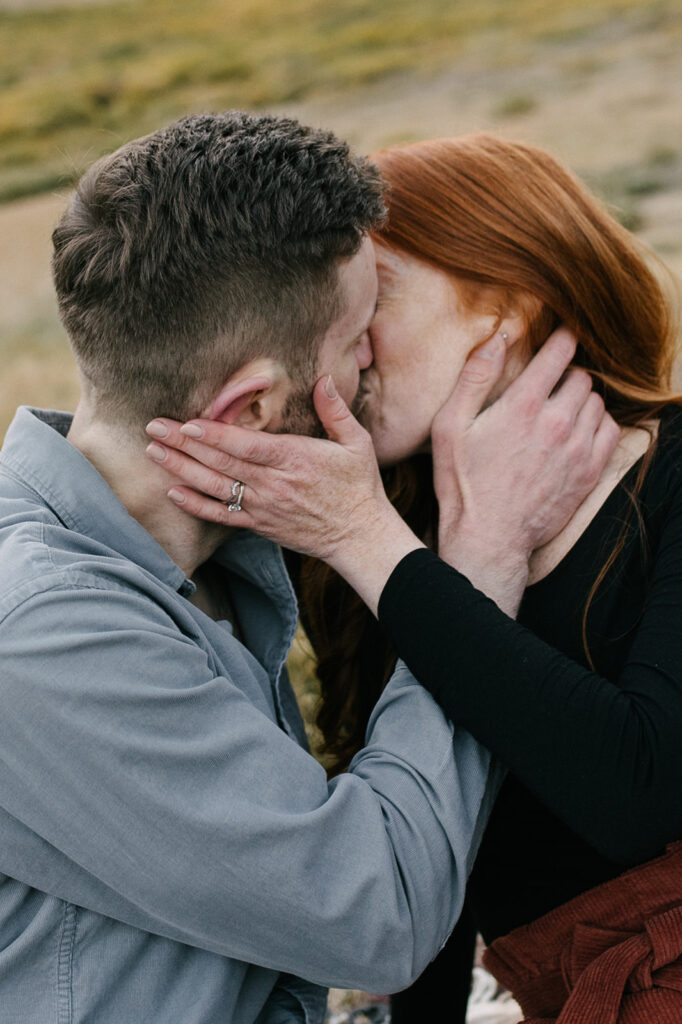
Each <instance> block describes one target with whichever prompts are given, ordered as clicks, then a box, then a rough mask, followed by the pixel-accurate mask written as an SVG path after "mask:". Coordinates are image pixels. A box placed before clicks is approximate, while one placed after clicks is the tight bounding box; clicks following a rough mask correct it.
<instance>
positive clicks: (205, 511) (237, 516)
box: [168, 485, 253, 527]
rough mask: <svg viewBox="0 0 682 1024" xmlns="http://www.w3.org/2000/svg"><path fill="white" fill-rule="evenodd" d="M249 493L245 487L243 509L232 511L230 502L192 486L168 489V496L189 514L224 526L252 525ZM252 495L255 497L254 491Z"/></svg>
mask: <svg viewBox="0 0 682 1024" xmlns="http://www.w3.org/2000/svg"><path fill="white" fill-rule="evenodd" d="M248 494H249V489H248V488H246V487H245V489H244V495H243V498H242V507H241V510H240V511H239V512H230V510H229V508H228V504H229V503H228V502H225V501H217V500H216V499H215V498H209V497H208V496H207V495H206V494H200V493H198V492H197V491H194V490H192V488H191V487H185V486H182V485H181V486H177V487H171V489H170V490H169V491H168V497H169V498H170V499H171V501H173V502H174V503H175V504H176V505H177V506H178V507H179V508H181V509H182V510H183V512H187V513H188V514H189V515H192V516H196V517H197V518H199V519H205V520H206V521H207V522H211V523H220V524H221V525H223V526H245V527H251V525H252V522H251V514H250V512H249V510H248V508H247V507H246V504H247V502H248V497H247V495H248ZM250 496H251V497H253V493H252V494H251V495H250Z"/></svg>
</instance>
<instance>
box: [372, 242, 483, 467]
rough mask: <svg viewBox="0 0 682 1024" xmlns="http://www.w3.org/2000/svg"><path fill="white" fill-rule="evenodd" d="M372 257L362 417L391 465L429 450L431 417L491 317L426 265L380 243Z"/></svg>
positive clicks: (383, 459) (381, 455)
mask: <svg viewBox="0 0 682 1024" xmlns="http://www.w3.org/2000/svg"><path fill="white" fill-rule="evenodd" d="M375 251H376V260H377V273H378V278H379V296H378V304H377V311H376V314H375V316H374V319H373V321H372V323H371V326H370V338H371V342H372V348H373V350H374V363H373V364H372V366H371V367H370V368H369V369H368V370H366V371H365V372H364V373H363V375H362V378H363V379H362V390H363V395H364V397H363V400H362V405H361V411H360V419H361V421H362V422H363V424H364V425H365V426H366V427H367V429H368V430H369V431H370V433H371V435H372V439H373V441H374V447H375V449H376V452H377V458H378V460H379V462H380V463H381V464H382V465H390V464H391V463H394V462H398V461H399V460H400V459H403V458H406V457H407V456H409V455H413V454H414V453H415V452H417V451H420V450H423V449H426V448H428V443H429V438H430V434H431V424H432V423H433V419H434V417H435V415H436V413H437V412H438V410H439V409H440V407H441V406H442V405H443V403H444V402H445V401H446V399H447V398H448V396H449V395H450V393H451V391H452V389H453V387H454V385H455V382H456V380H457V377H458V375H459V372H460V370H461V369H462V366H463V365H464V362H465V360H466V358H467V356H468V355H469V353H470V352H471V351H472V349H473V348H475V347H476V345H478V344H479V343H480V342H481V341H483V340H484V339H485V338H487V337H488V336H489V335H490V334H491V333H492V332H493V331H494V329H495V327H496V323H497V319H496V317H495V316H494V315H493V314H490V315H483V314H478V313H472V312H470V311H468V310H466V309H465V308H464V307H463V305H462V303H461V302H460V300H459V299H458V295H457V291H456V285H455V282H454V281H453V279H452V277H450V276H448V275H446V274H445V273H443V272H442V271H440V270H438V269H437V268H435V267H432V266H431V265H430V264H428V263H424V262H422V261H421V260H418V259H415V258H414V257H413V256H409V255H407V254H406V253H403V252H400V251H398V250H395V249H389V248H387V247H386V246H384V245H381V244H376V243H375Z"/></svg>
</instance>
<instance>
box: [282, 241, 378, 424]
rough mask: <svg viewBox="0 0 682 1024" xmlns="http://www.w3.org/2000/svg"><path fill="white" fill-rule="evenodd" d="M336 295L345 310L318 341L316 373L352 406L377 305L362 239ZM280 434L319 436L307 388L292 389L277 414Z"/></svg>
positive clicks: (368, 357)
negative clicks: (328, 380) (330, 380)
mask: <svg viewBox="0 0 682 1024" xmlns="http://www.w3.org/2000/svg"><path fill="white" fill-rule="evenodd" d="M339 295H340V298H341V307H342V309H343V310H344V312H343V313H342V314H341V316H339V317H338V319H337V320H335V321H334V322H333V323H332V324H331V325H330V327H329V328H328V330H327V333H326V334H325V336H324V338H323V339H322V342H321V344H320V349H319V355H318V363H317V377H318V378H319V377H322V376H325V375H326V374H331V376H332V377H333V378H334V384H335V385H336V390H337V391H338V392H339V394H340V395H341V397H342V398H343V399H344V401H345V402H347V404H348V405H349V406H350V407H351V409H353V408H354V405H355V404H356V399H357V400H358V402H359V397H358V388H359V385H360V373H361V371H362V370H366V369H367V368H368V367H369V366H371V365H372V360H373V355H372V347H371V344H370V340H369V325H370V323H371V322H372V317H373V316H374V312H375V310H376V302H377V272H376V264H375V259H374V249H373V246H372V243H371V241H370V240H369V239H368V238H365V239H364V241H363V243H362V246H361V247H360V249H359V251H358V252H357V253H356V254H355V256H351V258H350V259H349V260H344V262H343V263H342V264H341V265H340V270H339ZM280 432H282V433H295V434H308V435H312V436H323V435H324V430H323V428H322V427H321V425H320V422H319V420H318V419H317V416H316V414H315V410H314V408H313V404H312V399H311V397H310V389H309V387H306V389H305V391H303V390H302V389H300V388H297V389H295V390H294V391H293V392H292V394H291V395H290V396H289V399H288V401H287V403H286V405H285V408H284V410H283V413H282V423H281V427H280Z"/></svg>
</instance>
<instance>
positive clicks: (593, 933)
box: [483, 842, 682, 1024]
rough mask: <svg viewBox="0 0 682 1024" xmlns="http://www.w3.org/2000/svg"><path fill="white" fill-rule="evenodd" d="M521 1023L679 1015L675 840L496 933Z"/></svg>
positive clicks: (630, 1021)
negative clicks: (624, 869) (614, 875)
mask: <svg viewBox="0 0 682 1024" xmlns="http://www.w3.org/2000/svg"><path fill="white" fill-rule="evenodd" d="M483 962H484V964H485V966H486V968H487V969H488V970H489V971H490V972H491V974H493V975H494V976H495V977H496V978H497V980H498V981H499V982H500V983H501V984H502V985H504V986H505V987H506V988H508V989H510V990H511V992H512V993H513V994H514V997H515V998H516V1000H517V1001H518V1002H519V1003H520V1005H521V1007H522V1009H523V1012H524V1014H525V1019H524V1021H523V1024H682V842H679V843H674V844H673V845H672V846H670V847H668V849H667V851H666V853H665V854H664V855H663V856H662V857H659V858H657V859H656V860H653V861H649V862H648V863H647V864H643V865H640V866H639V867H636V868H633V869H632V870H631V871H628V872H626V873H625V874H624V875H620V876H619V877H618V878H614V879H613V880H612V881H610V882H606V883H605V884H604V885H600V886H598V887H597V888H596V889H591V890H589V892H585V893H582V895H580V896H578V897H576V899H574V900H571V902H570V903H566V904H565V905H564V906H562V907H557V909H556V910H553V911H551V913H549V914H546V915H545V916H544V917H541V918H539V919H538V920H537V921H533V922H532V924H530V925H526V926H525V927H523V928H517V929H516V930H515V931H513V932H511V933H510V934H509V935H505V936H503V937H502V938H500V939H497V940H496V941H495V942H494V943H493V944H492V945H491V946H490V947H489V949H488V950H487V951H486V953H485V956H484V961H483Z"/></svg>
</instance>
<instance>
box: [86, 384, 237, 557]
mask: <svg viewBox="0 0 682 1024" xmlns="http://www.w3.org/2000/svg"><path fill="white" fill-rule="evenodd" d="M67 439H68V440H69V441H70V443H71V444H72V445H73V446H74V447H75V448H77V449H78V450H79V451H80V452H81V453H82V454H83V455H84V456H85V457H86V459H88V461H89V462H91V463H92V464H93V466H94V467H95V469H96V470H97V471H98V472H99V473H100V475H101V476H103V477H104V479H105V480H106V482H107V483H108V484H109V486H110V487H111V489H112V491H113V492H114V493H115V494H116V497H117V498H118V499H119V501H120V502H121V503H122V504H123V505H124V506H125V507H126V509H127V510H128V512H129V513H130V515H131V516H133V518H134V519H137V521H138V523H140V525H141V526H143V527H144V528H145V530H146V531H147V532H148V533H149V534H150V535H151V536H152V537H153V538H154V540H155V541H156V542H157V544H160V545H161V547H162V548H163V549H164V550H165V551H166V553H167V554H168V555H170V557H171V558H172V559H173V561H174V562H175V563H176V564H177V565H179V566H180V568H181V569H182V570H183V572H184V573H185V575H186V576H188V577H191V576H192V575H193V574H194V572H195V570H196V568H197V566H199V565H201V564H202V563H203V562H205V561H206V560H207V559H208V558H210V557H211V555H212V554H213V552H214V551H215V550H216V548H217V547H218V546H219V545H220V543H221V542H222V541H223V540H224V539H225V538H226V537H227V536H228V535H229V532H230V530H229V528H226V527H223V526H218V525H216V524H215V523H206V522H202V521H201V520H199V519H193V518H192V517H191V516H188V515H186V514H185V513H184V512H182V511H181V510H180V509H179V508H177V507H176V506H175V505H174V504H173V503H172V502H171V501H170V499H169V498H168V497H167V493H168V490H169V489H170V488H171V487H172V486H173V485H174V484H177V480H176V479H175V478H174V477H173V476H172V475H171V474H170V473H167V472H166V471H165V470H164V469H163V468H162V467H161V466H158V465H155V464H153V463H151V462H150V460H149V459H148V458H147V457H146V456H145V448H146V445H147V443H148V441H149V438H147V437H146V435H145V434H144V431H143V430H142V429H140V430H135V429H134V428H127V427H126V428H123V427H119V428H117V427H114V426H112V425H111V424H108V423H103V422H102V421H101V420H98V419H96V418H95V417H93V416H92V415H90V414H89V412H88V410H87V408H86V407H85V406H83V404H81V405H79V406H78V408H77V410H76V413H75V415H74V419H73V423H72V425H71V429H70V430H69V433H68V438H67Z"/></svg>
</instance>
